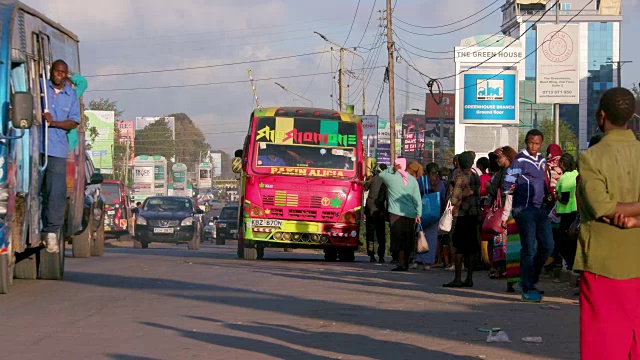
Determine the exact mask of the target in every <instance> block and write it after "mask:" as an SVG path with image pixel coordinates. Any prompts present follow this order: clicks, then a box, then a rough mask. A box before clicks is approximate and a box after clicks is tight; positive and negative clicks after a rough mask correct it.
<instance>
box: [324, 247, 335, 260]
mask: <svg viewBox="0 0 640 360" xmlns="http://www.w3.org/2000/svg"><path fill="white" fill-rule="evenodd" d="M324 259H325V260H326V261H336V260H338V252H337V251H336V250H335V249H324Z"/></svg>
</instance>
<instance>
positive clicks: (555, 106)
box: [553, 0, 560, 144]
mask: <svg viewBox="0 0 640 360" xmlns="http://www.w3.org/2000/svg"><path fill="white" fill-rule="evenodd" d="M555 7H556V25H558V24H560V0H556V5H555ZM553 113H554V114H553V117H554V128H555V143H556V144H560V104H558V103H555V104H553Z"/></svg>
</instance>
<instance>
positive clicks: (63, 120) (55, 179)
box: [41, 60, 80, 253]
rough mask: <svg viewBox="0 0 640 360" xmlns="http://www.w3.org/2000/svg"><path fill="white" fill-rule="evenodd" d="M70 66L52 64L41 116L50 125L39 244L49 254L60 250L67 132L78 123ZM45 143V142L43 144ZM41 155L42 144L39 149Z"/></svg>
mask: <svg viewBox="0 0 640 360" xmlns="http://www.w3.org/2000/svg"><path fill="white" fill-rule="evenodd" d="M68 74H69V67H68V65H67V63H65V62H64V61H63V60H56V61H54V62H53V64H52V65H51V73H50V78H49V80H48V81H47V82H46V83H45V84H44V86H45V87H46V94H47V103H48V106H49V108H48V109H45V111H44V114H43V117H44V119H45V121H46V122H47V123H48V125H49V136H48V141H47V143H48V149H47V150H48V152H47V155H48V156H47V168H46V169H45V172H44V176H43V184H42V186H41V189H42V190H41V191H42V241H43V243H44V245H45V246H46V248H47V251H48V252H50V253H55V252H58V251H60V248H59V246H58V240H59V239H58V233H59V230H60V228H61V227H62V225H63V224H64V211H61V210H60V209H61V208H62V209H64V206H65V203H66V199H67V179H66V176H67V156H68V153H69V142H68V141H67V132H68V131H70V130H71V129H75V128H76V127H78V124H80V103H79V102H78V95H77V94H76V91H75V90H74V89H73V87H71V86H70V85H69V84H67V77H68ZM43 144H44V142H43ZM42 153H43V154H44V153H45V151H44V145H43V149H42Z"/></svg>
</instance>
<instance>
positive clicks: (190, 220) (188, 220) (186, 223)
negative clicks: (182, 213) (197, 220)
mask: <svg viewBox="0 0 640 360" xmlns="http://www.w3.org/2000/svg"><path fill="white" fill-rule="evenodd" d="M180 225H181V226H189V225H193V218H192V217H188V218H186V219H184V220H182V222H181V223H180Z"/></svg>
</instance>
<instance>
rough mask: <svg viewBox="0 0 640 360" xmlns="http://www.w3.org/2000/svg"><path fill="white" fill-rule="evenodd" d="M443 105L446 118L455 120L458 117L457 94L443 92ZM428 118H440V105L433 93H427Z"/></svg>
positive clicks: (426, 107)
mask: <svg viewBox="0 0 640 360" xmlns="http://www.w3.org/2000/svg"><path fill="white" fill-rule="evenodd" d="M442 105H443V106H444V118H445V119H450V120H453V119H455V117H456V95H455V94H442ZM425 111H426V114H427V119H440V105H439V104H437V103H436V101H435V100H434V99H433V96H431V94H427V104H426V106H425Z"/></svg>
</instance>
